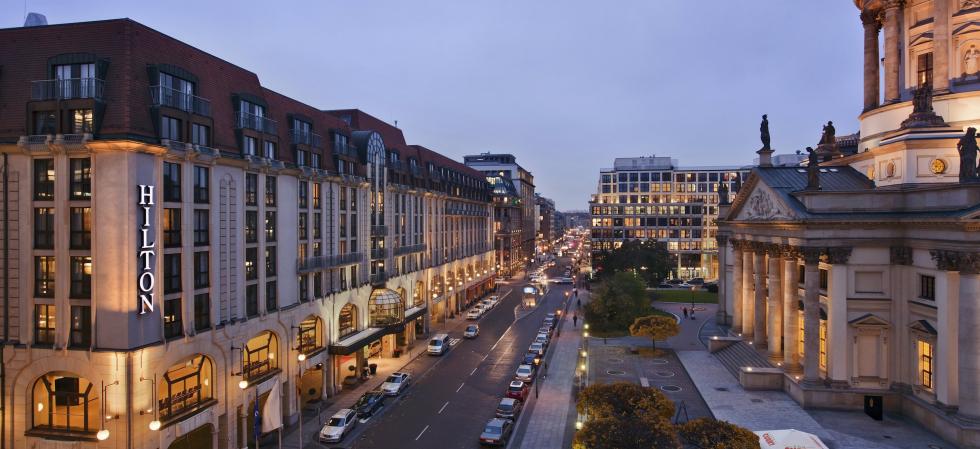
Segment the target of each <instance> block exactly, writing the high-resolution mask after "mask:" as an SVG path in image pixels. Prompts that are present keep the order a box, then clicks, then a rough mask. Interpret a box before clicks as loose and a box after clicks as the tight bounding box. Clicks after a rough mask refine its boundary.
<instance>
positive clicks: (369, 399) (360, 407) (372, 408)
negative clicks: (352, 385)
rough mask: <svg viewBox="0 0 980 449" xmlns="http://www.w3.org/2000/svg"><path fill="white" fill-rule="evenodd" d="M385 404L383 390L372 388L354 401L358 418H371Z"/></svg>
mask: <svg viewBox="0 0 980 449" xmlns="http://www.w3.org/2000/svg"><path fill="white" fill-rule="evenodd" d="M384 405H385V394H384V393H383V392H382V391H381V390H371V391H369V392H367V393H364V394H363V395H361V397H360V398H358V399H357V402H355V403H354V407H353V408H354V410H357V417H358V418H370V417H372V416H374V413H375V412H377V411H378V409H380V408H381V407H384Z"/></svg>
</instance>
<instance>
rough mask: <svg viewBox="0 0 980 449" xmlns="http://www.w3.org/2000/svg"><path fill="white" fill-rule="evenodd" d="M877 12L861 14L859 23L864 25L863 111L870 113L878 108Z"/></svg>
mask: <svg viewBox="0 0 980 449" xmlns="http://www.w3.org/2000/svg"><path fill="white" fill-rule="evenodd" d="M878 15H879V12H878V11H877V10H865V11H862V12H861V23H862V24H864V110H865V111H870V110H872V109H874V108H877V107H878V98H879V97H880V95H881V93H880V92H879V91H878V81H879V78H880V77H881V72H880V70H879V69H878V67H879V65H878V64H879V62H878V59H879V57H878V30H880V29H881V21H880V20H879V19H878Z"/></svg>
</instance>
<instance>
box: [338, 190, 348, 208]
mask: <svg viewBox="0 0 980 449" xmlns="http://www.w3.org/2000/svg"><path fill="white" fill-rule="evenodd" d="M346 209H347V189H345V188H343V187H341V188H340V210H346Z"/></svg>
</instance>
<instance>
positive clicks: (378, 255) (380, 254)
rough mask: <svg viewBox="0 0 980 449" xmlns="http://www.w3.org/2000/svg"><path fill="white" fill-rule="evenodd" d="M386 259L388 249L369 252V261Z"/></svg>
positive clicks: (376, 249) (375, 249)
mask: <svg viewBox="0 0 980 449" xmlns="http://www.w3.org/2000/svg"><path fill="white" fill-rule="evenodd" d="M387 257H388V248H374V249H372V250H371V259H372V260H373V259H386V258H387Z"/></svg>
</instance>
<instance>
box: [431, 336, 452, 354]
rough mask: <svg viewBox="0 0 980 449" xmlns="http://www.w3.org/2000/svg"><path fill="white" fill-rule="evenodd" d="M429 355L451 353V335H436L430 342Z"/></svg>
mask: <svg viewBox="0 0 980 449" xmlns="http://www.w3.org/2000/svg"><path fill="white" fill-rule="evenodd" d="M428 352H429V355H443V354H445V353H447V352H449V335H448V334H436V335H434V336H433V337H432V339H431V340H429V348H428Z"/></svg>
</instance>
